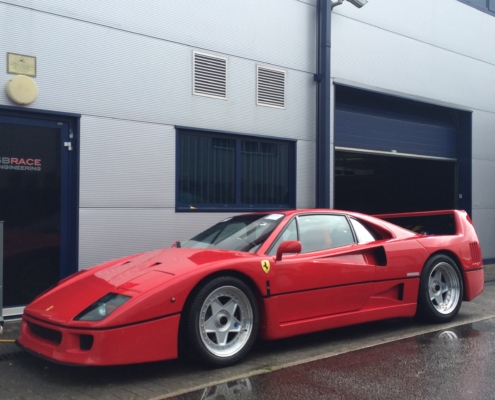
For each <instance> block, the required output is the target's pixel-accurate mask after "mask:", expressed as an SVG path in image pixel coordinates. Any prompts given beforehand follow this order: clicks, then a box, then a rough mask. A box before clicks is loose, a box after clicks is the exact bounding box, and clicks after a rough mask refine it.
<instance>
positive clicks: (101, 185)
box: [0, 0, 316, 268]
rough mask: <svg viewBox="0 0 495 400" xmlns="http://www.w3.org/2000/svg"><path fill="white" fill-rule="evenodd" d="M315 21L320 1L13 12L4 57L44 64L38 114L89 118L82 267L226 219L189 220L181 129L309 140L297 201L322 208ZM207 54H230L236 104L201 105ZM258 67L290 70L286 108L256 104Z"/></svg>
mask: <svg viewBox="0 0 495 400" xmlns="http://www.w3.org/2000/svg"><path fill="white" fill-rule="evenodd" d="M315 21H316V11H315V6H314V4H312V2H311V1H309V2H301V1H289V2H287V1H286V0H250V1H247V2H231V1H229V0H216V1H212V2H211V1H210V2H201V1H196V0H184V1H175V0H174V1H171V0H169V1H166V0H146V1H142V2H136V1H133V0H119V1H93V0H88V1H71V2H68V1H65V0H49V1H31V0H12V1H6V2H2V3H1V4H0V26H3V27H9V28H8V29H3V30H2V41H1V42H0V53H2V54H5V53H6V52H15V53H19V54H26V55H32V56H35V57H36V58H37V69H38V71H37V72H38V73H37V76H36V78H35V81H36V83H37V85H38V87H39V97H38V99H37V100H36V101H35V102H34V103H33V104H32V105H30V106H28V107H27V108H36V109H44V110H53V111H57V112H71V113H78V114H82V118H81V131H80V136H81V149H80V152H81V153H80V159H81V166H80V227H79V232H80V238H79V259H80V265H79V266H80V268H86V267H89V266H91V265H93V264H95V263H98V262H101V261H104V260H106V259H108V258H113V257H118V256H122V255H125V254H130V253H135V252H139V251H144V250H149V249H152V248H156V247H160V246H169V245H171V243H172V242H173V241H175V240H184V239H187V238H189V237H190V236H192V235H193V234H195V233H197V232H198V231H199V230H201V229H203V228H206V227H207V226H209V225H211V224H212V223H213V222H216V221H218V220H220V219H222V218H224V217H225V214H216V213H208V214H188V213H180V214H178V213H176V212H175V128H174V126H176V125H178V126H190V127H194V128H206V129H214V130H215V129H216V130H221V131H228V132H234V133H240V134H248V135H249V134H254V135H267V136H271V137H281V138H291V139H297V140H298V144H297V149H298V156H297V165H298V166H300V168H299V169H298V172H297V182H298V188H297V205H298V206H299V207H310V206H313V205H314V168H315V165H314V140H315V102H316V100H315V99H316V92H315V90H316V86H315V84H314V82H313V73H314V68H315V67H314V66H315V62H316V53H315V51H316V49H315V45H314V44H315V43H316V22H315ZM193 50H200V51H202V52H206V53H208V52H210V53H212V54H217V55H221V56H225V57H227V62H228V82H227V90H228V92H227V100H226V101H225V100H218V99H212V98H208V97H202V96H193V95H192V53H193ZM257 64H261V65H268V66H274V67H277V68H281V69H283V70H285V71H286V106H285V109H284V110H280V109H275V108H269V107H260V106H256V86H255V85H256V65H257ZM1 71H6V66H5V57H0V76H3V77H4V79H3V80H4V82H5V83H6V82H7V81H8V79H10V77H11V76H10V75H7V74H6V73H5V72H1ZM5 83H4V84H5ZM0 103H1V104H6V105H12V103H11V102H10V100H8V98H7V96H6V94H5V91H0Z"/></svg>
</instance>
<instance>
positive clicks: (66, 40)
mask: <svg viewBox="0 0 495 400" xmlns="http://www.w3.org/2000/svg"><path fill="white" fill-rule="evenodd" d="M73 3H77V2H70V4H71V5H72V4H73ZM291 3H292V2H291ZM294 3H298V4H303V3H300V2H296V1H294ZM304 6H305V7H306V5H304ZM7 16H9V18H7ZM16 20H20V21H26V20H29V21H31V24H30V26H42V27H43V29H39V30H37V31H36V35H33V34H32V33H30V30H28V29H9V30H7V31H5V32H4V33H3V38H2V39H3V40H2V41H1V43H0V50H1V49H4V53H5V52H7V51H16V52H18V53H21V54H28V55H34V56H36V57H37V63H38V72H39V73H38V75H37V77H36V78H35V80H36V83H37V84H38V87H39V96H38V98H37V100H36V101H35V102H34V103H33V104H31V105H30V106H28V107H27V108H37V109H45V110H57V111H60V112H71V113H79V114H83V115H94V116H102V117H107V118H115V119H125V120H134V121H142V122H151V123H157V124H166V125H180V126H191V127H201V128H205V129H218V130H222V131H229V132H239V133H246V134H254V135H262V136H266V135H267V136H273V137H287V138H292V139H304V140H314V135H315V119H314V115H315V112H316V111H315V105H316V101H315V98H316V85H315V84H314V82H313V73H312V72H311V73H308V72H303V71H300V70H290V74H288V75H287V78H288V79H287V80H286V90H287V93H290V94H291V96H290V97H288V98H286V104H285V110H284V112H280V110H276V109H273V108H269V107H258V106H256V102H255V101H253V99H255V98H256V73H255V71H256V67H255V65H256V64H258V63H259V60H250V59H244V58H239V57H233V56H229V57H228V58H229V88H228V89H229V94H228V100H227V101H218V100H217V99H214V98H210V97H205V96H194V95H193V94H192V72H191V57H192V56H191V54H192V51H193V49H191V48H189V47H187V46H184V45H180V44H177V43H173V42H169V41H164V40H157V39H154V38H150V37H147V36H143V35H137V34H134V33H132V32H125V31H122V30H118V29H108V28H106V27H104V26H100V25H95V24H90V23H86V22H83V21H79V20H74V19H69V18H61V17H58V16H56V15H53V14H48V13H41V12H37V11H33V10H28V9H24V8H20V7H14V6H10V5H7V4H4V3H0V23H1V24H2V26H10V24H11V21H16ZM81 38H84V40H82V39H81ZM7 44H8V48H7V47H6V46H7ZM88 44H89V45H88ZM308 46H309V44H308ZM150 56H152V57H151V58H150ZM100 60H104V62H100ZM4 62H5V57H3V58H2V57H0V63H4ZM2 71H3V72H2ZM2 73H3V74H5V75H4V77H5V79H7V78H8V77H10V75H7V74H6V68H3V69H0V75H1V74H2ZM7 80H8V79H7ZM0 103H1V104H11V102H10V100H9V99H8V98H7V95H6V93H5V91H0Z"/></svg>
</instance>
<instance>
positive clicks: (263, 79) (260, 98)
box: [256, 65, 285, 108]
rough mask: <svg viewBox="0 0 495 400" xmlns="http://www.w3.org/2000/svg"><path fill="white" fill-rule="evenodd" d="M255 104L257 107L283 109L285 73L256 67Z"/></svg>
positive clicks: (279, 70)
mask: <svg viewBox="0 0 495 400" xmlns="http://www.w3.org/2000/svg"><path fill="white" fill-rule="evenodd" d="M256 102H257V104H258V105H259V106H268V107H276V108H285V71H284V70H281V69H275V68H268V67H261V66H259V65H258V66H257V71H256Z"/></svg>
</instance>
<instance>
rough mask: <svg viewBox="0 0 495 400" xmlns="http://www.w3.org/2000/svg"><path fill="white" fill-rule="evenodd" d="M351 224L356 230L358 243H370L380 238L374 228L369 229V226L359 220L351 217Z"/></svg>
mask: <svg viewBox="0 0 495 400" xmlns="http://www.w3.org/2000/svg"><path fill="white" fill-rule="evenodd" d="M351 224H352V227H353V228H354V232H356V236H357V240H358V243H361V244H362V243H370V242H374V241H375V240H378V239H380V237H379V236H378V234H376V233H375V232H373V231H372V230H369V229H368V228H367V227H365V226H364V225H363V224H362V223H361V222H359V221H358V220H355V219H354V218H351Z"/></svg>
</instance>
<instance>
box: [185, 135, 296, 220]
mask: <svg viewBox="0 0 495 400" xmlns="http://www.w3.org/2000/svg"><path fill="white" fill-rule="evenodd" d="M295 154H296V142H295V141H291V140H279V139H272V138H266V137H257V136H247V135H237V134H230V133H223V132H212V131H203V130H196V129H190V128H178V129H177V157H176V160H177V161H176V175H177V177H176V210H177V211H191V210H199V211H233V210H234V211H258V210H279V209H290V208H295V168H296V167H295V164H296V163H295Z"/></svg>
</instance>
